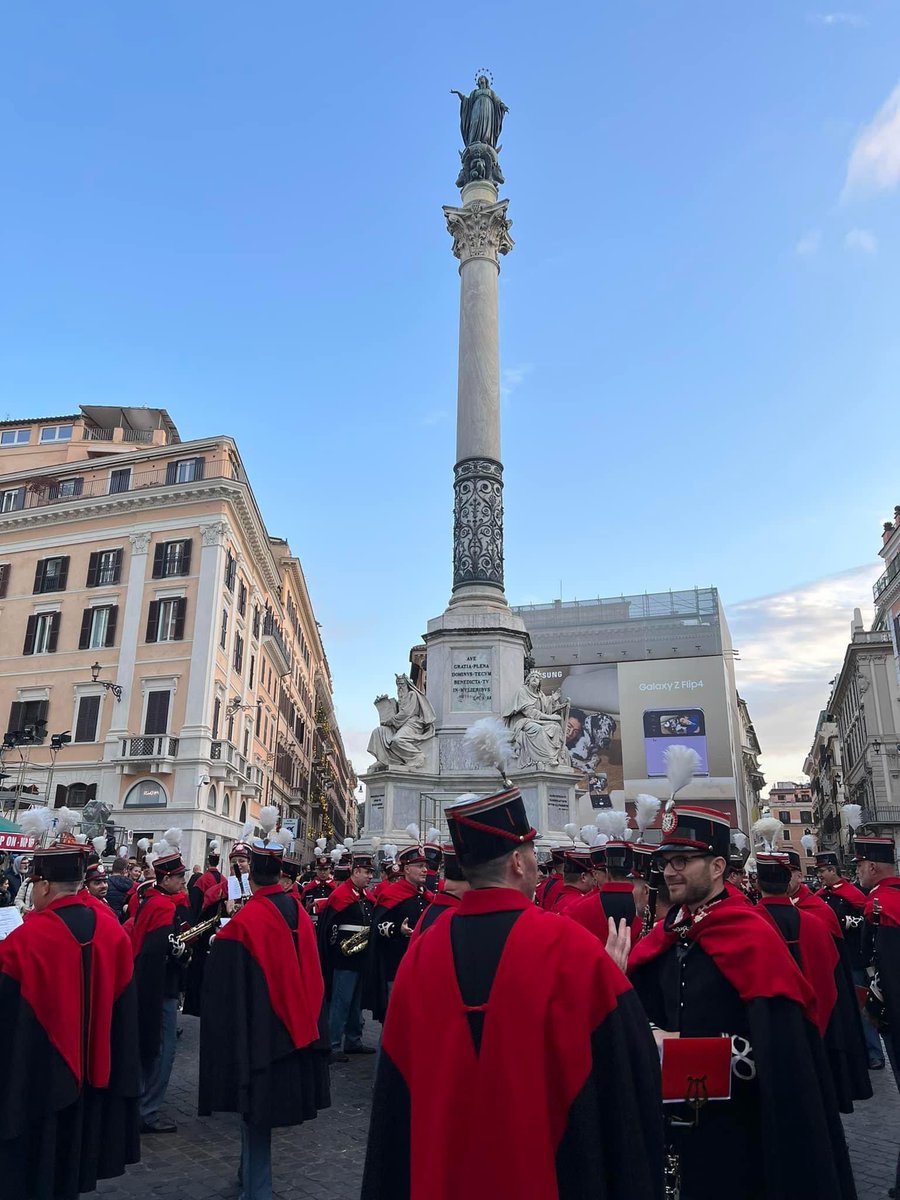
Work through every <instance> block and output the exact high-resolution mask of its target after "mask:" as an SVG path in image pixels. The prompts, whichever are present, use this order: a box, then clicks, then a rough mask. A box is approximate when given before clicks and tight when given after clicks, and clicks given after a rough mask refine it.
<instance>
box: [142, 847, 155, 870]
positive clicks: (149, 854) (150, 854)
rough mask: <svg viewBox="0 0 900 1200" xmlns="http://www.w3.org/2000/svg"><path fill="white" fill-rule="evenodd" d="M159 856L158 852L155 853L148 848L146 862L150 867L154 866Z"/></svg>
mask: <svg viewBox="0 0 900 1200" xmlns="http://www.w3.org/2000/svg"><path fill="white" fill-rule="evenodd" d="M158 858H159V855H158V854H154V853H153V851H152V850H148V851H147V853H146V854H145V855H144V862H145V863H146V864H147V866H148V867H152V866H153V864H154V863H155V862H156V860H157V859H158Z"/></svg>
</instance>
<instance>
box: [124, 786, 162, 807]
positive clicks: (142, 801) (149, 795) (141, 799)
mask: <svg viewBox="0 0 900 1200" xmlns="http://www.w3.org/2000/svg"><path fill="white" fill-rule="evenodd" d="M168 802H169V801H168V797H167V796H166V792H165V789H164V788H163V786H162V784H161V783H157V782H156V780H155V779H145V780H144V781H143V782H142V783H136V784H135V785H134V787H133V788H132V789H131V791H130V792H129V793H128V794H127V796H126V797H125V807H126V808H165V807H166V805H167V804H168Z"/></svg>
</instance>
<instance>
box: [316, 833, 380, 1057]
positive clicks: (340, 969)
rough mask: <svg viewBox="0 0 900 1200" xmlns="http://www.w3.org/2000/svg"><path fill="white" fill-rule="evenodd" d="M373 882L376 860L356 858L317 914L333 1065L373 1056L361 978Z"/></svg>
mask: <svg viewBox="0 0 900 1200" xmlns="http://www.w3.org/2000/svg"><path fill="white" fill-rule="evenodd" d="M371 882H372V856H371V855H370V854H357V853H354V854H353V856H352V860H351V871H350V878H349V879H347V880H345V882H344V883H341V884H338V886H337V887H336V888H335V889H334V891H333V892H332V893H331V895H330V896H329V898H328V899H327V900H326V901H325V904H324V906H323V908H322V911H321V913H320V914H319V922H318V926H317V932H318V941H319V953H320V955H321V959H322V973H323V975H324V977H325V995H326V997H327V999H328V1003H329V1010H328V1031H329V1034H330V1036H331V1061H332V1062H347V1061H348V1059H349V1056H350V1055H351V1054H374V1053H375V1051H374V1049H371V1048H370V1047H369V1046H364V1045H363V1044H362V1035H363V1025H364V1021H363V1015H362V974H363V966H364V964H365V961H366V947H367V945H368V940H369V934H370V931H371V928H372V915H373V913H374V911H375V904H374V902H373V900H372V898H371V896H370V895H369V894H368V892H367V891H366V889H367V888H368V886H369V884H370V883H371ZM342 1041H343V1048H342V1047H341V1042H342Z"/></svg>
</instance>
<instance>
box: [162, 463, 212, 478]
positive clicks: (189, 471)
mask: <svg viewBox="0 0 900 1200" xmlns="http://www.w3.org/2000/svg"><path fill="white" fill-rule="evenodd" d="M205 463H206V460H205V459H203V458H182V459H180V460H179V461H178V462H170V463H169V464H168V466H167V467H166V483H193V482H194V480H195V479H202V478H203V468H204V465H205Z"/></svg>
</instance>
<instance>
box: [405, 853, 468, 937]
mask: <svg viewBox="0 0 900 1200" xmlns="http://www.w3.org/2000/svg"><path fill="white" fill-rule="evenodd" d="M441 851H442V854H443V859H444V878H443V881H442V883H441V885H440V887H439V889H438V891H437V893H436V895H435V897H434V899H433V900H432V902H431V903H430V904H429V905H428V907H427V908H426V909H425V911H424V912H423V913H422V915H421V917H419V921H418V924H417V925H416V927H415V929H414V930H413V935H412V937H411V938H410V945H412V943H413V942H414V941H415V940H416V938H418V937H421V936H422V934H423V933H424V932H425V930H426V929H430V928H431V926H432V925H433V924H434V923H435V921H436V920H437V919H438V917H442V916H444V915H445V914H446V913H450V912H455V911H456V909H458V908H459V906H460V904H461V902H462V898H463V896H464V895H465V894H466V892H467V891H468V890H469V885H468V883H467V882H466V877H465V876H464V875H463V873H462V868H461V867H460V865H459V859H458V858H457V856H456V851H455V850H454V849H453V843H452V842H449V843H448V844H446V845H444V846H442V847H441Z"/></svg>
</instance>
